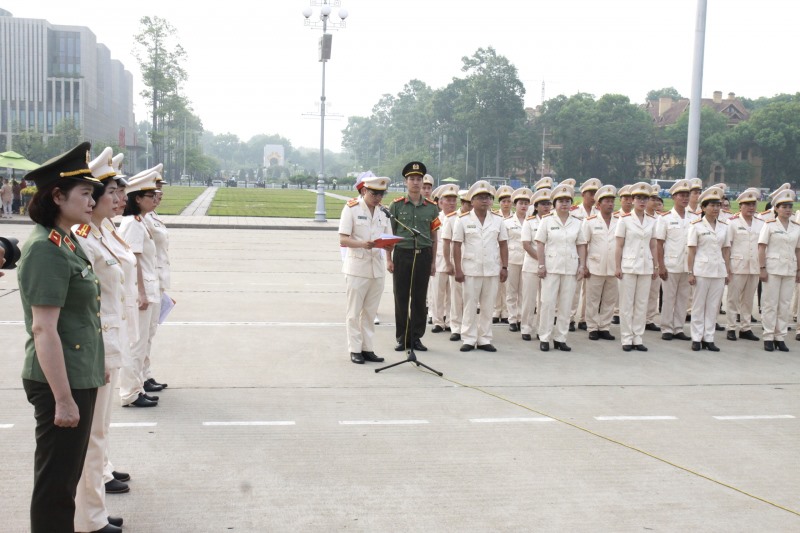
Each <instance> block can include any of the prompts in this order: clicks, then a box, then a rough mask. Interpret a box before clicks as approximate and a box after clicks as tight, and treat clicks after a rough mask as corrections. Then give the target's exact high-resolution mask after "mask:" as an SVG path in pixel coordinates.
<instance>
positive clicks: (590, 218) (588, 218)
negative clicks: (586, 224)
mask: <svg viewBox="0 0 800 533" xmlns="http://www.w3.org/2000/svg"><path fill="white" fill-rule="evenodd" d="M595 218H597V215H592V216H590V217H586V220H592V219H595Z"/></svg>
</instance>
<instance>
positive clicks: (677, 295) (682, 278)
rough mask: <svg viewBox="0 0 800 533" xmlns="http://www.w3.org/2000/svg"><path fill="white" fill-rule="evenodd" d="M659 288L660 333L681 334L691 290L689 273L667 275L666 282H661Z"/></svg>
mask: <svg viewBox="0 0 800 533" xmlns="http://www.w3.org/2000/svg"><path fill="white" fill-rule="evenodd" d="M661 288H662V289H663V290H662V292H663V294H662V296H661V298H662V301H661V333H672V334H673V335H674V334H677V333H683V325H684V324H685V323H686V309H687V307H688V306H689V294H690V290H689V289H690V288H691V285H689V273H688V272H670V273H668V274H667V279H666V281H662V282H661Z"/></svg>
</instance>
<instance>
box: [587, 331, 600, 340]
mask: <svg viewBox="0 0 800 533" xmlns="http://www.w3.org/2000/svg"><path fill="white" fill-rule="evenodd" d="M599 339H600V333H599V332H597V331H590V332H589V340H590V341H596V340H599Z"/></svg>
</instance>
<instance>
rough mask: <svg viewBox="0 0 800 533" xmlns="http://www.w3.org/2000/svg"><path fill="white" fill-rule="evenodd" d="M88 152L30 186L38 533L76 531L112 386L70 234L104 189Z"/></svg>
mask: <svg viewBox="0 0 800 533" xmlns="http://www.w3.org/2000/svg"><path fill="white" fill-rule="evenodd" d="M89 148H90V144H89V143H82V144H80V145H78V146H76V147H75V148H73V149H72V150H70V151H69V152H67V153H65V154H63V155H60V156H58V157H56V158H54V159H51V160H50V161H48V162H46V163H44V164H43V165H42V166H41V167H39V168H38V169H36V170H34V171H32V172H30V173H28V175H27V176H26V178H27V179H28V180H33V181H35V182H36V186H37V187H38V192H37V193H36V194H35V195H34V196H33V198H32V199H31V202H30V206H29V210H28V213H29V215H30V217H31V219H32V220H33V221H34V222H36V226H35V227H34V229H33V232H32V233H31V237H30V239H29V240H28V242H27V243H26V244H25V247H24V250H23V252H22V258H21V260H20V265H19V271H18V276H19V291H20V297H21V299H22V308H23V311H24V314H25V329H26V331H27V333H28V339H27V341H26V343H25V363H24V368H23V370H22V384H23V387H24V389H25V392H26V394H27V396H28V401H29V402H30V403H31V404H32V405H33V407H34V416H35V418H36V453H35V456H34V480H33V495H32V498H31V531H32V532H33V533H39V532H47V533H58V532H61V531H69V532H72V531H73V520H74V514H75V500H74V498H75V490H76V487H77V485H78V480H79V479H80V477H81V470H82V469H83V462H84V458H85V456H86V449H87V446H88V444H89V433H90V429H91V426H92V417H93V415H94V405H95V398H96V396H97V388H98V387H101V386H103V385H104V384H105V382H106V379H105V372H104V357H105V351H104V347H103V338H102V335H101V332H100V285H99V281H98V279H97V277H96V276H95V275H94V271H93V270H92V265H91V264H90V262H89V259H88V258H87V257H86V254H84V252H83V250H82V249H81V247H80V245H79V244H78V243H77V241H76V238H75V236H74V235H73V234H72V232H71V230H70V228H71V227H72V226H73V225H75V224H87V223H88V222H89V221H90V220H91V216H92V207H93V206H94V200H93V199H92V192H93V191H94V188H95V186H97V185H100V183H99V182H98V181H97V180H95V179H94V178H92V176H91V172H90V170H89V166H88V164H87V161H88V156H89Z"/></svg>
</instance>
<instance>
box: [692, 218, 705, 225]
mask: <svg viewBox="0 0 800 533" xmlns="http://www.w3.org/2000/svg"><path fill="white" fill-rule="evenodd" d="M702 221H703V219H702V218H698V219H697V220H692V224H697V223H698V222H702Z"/></svg>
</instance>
